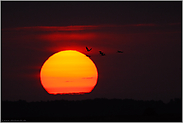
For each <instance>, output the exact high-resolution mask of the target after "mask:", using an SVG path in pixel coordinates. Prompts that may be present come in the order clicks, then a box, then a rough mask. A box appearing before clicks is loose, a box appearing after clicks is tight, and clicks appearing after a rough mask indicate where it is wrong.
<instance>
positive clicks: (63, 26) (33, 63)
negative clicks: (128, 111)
mask: <svg viewBox="0 0 183 123" xmlns="http://www.w3.org/2000/svg"><path fill="white" fill-rule="evenodd" d="M1 10H2V11H1V99H2V100H10V101H17V100H20V99H21V100H26V101H41V100H42V101H47V100H61V99H65V100H83V99H94V98H108V99H113V98H117V99H126V98H128V99H135V100H162V101H164V102H168V101H169V100H170V99H173V98H181V96H182V90H181V89H182V84H181V83H182V68H181V65H182V61H181V58H182V35H181V34H182V33H181V29H182V28H181V27H182V25H181V24H182V2H181V1H179V2H173V1H169V2H166V1H165V2H155V1H154V2H141V1H139V2H127V1H126V2H119V1H118V2H3V1H2V2H1ZM86 46H87V47H89V48H92V50H91V51H90V52H87V51H86V48H85V47H86ZM62 50H77V51H79V52H81V53H84V54H88V55H90V56H91V57H90V59H91V60H92V61H93V62H94V63H95V65H96V67H97V70H98V81H97V85H96V86H95V88H94V89H93V91H92V92H91V93H89V94H84V95H50V94H48V93H47V92H46V91H45V89H44V88H43V86H42V85H41V82H40V77H39V74H40V70H41V67H42V65H43V64H44V62H45V61H46V60H47V59H48V58H49V57H50V56H51V55H53V54H54V53H57V52H59V51H62ZM118 50H121V51H123V52H124V53H122V54H119V53H117V51H118ZM99 51H103V52H104V53H105V54H106V55H105V56H101V55H100V54H99Z"/></svg>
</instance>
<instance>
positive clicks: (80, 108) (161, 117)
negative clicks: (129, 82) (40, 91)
mask: <svg viewBox="0 0 183 123" xmlns="http://www.w3.org/2000/svg"><path fill="white" fill-rule="evenodd" d="M1 105H2V110H1V112H2V115H1V118H2V120H1V121H5V122H11V121H23V122H35V121H36V122H55V121H56V122H58V121H59V122H61V121H64V122H68V121H70V122H73V121H74V122H83V121H85V122H90V121H92V122H96V121H98V122H101V121H102V122H106V121H107V122H111V121H112V122H134V121H135V122H157V121H159V122H172V121H173V122H180V121H182V115H181V114H182V108H181V107H182V99H173V100H171V101H170V102H169V103H163V102H162V101H154V100H151V101H143V100H132V99H123V100H122V99H105V98H96V99H88V100H82V101H67V100H55V101H40V102H29V103H28V102H26V101H23V100H19V101H14V102H12V101H2V103H1Z"/></svg>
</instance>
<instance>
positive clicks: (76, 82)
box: [40, 50, 98, 94]
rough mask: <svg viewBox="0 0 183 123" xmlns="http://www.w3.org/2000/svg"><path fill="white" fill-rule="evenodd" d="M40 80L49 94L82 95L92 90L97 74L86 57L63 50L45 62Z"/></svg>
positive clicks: (92, 64)
mask: <svg viewBox="0 0 183 123" xmlns="http://www.w3.org/2000/svg"><path fill="white" fill-rule="evenodd" d="M40 79H41V84H42V86H43V87H44V89H45V90H46V91H47V92H48V93H49V94H83V93H90V92H91V91H92V90H93V88H94V87H95V85H96V84H97V79H98V72H97V68H96V66H95V64H94V63H93V61H92V60H91V59H90V58H88V57H87V56H86V55H84V54H82V53H80V52H78V51H75V50H65V51H60V52H58V53H55V54H53V55H52V56H50V57H49V58H48V59H47V60H46V61H45V63H44V64H43V66H42V68H41V72H40Z"/></svg>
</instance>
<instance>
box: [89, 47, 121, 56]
mask: <svg viewBox="0 0 183 123" xmlns="http://www.w3.org/2000/svg"><path fill="white" fill-rule="evenodd" d="M86 50H87V51H88V52H89V51H91V50H92V48H90V49H89V48H88V47H86ZM99 53H100V55H101V56H105V53H104V52H102V51H99ZM117 53H123V51H120V50H118V51H117ZM86 56H88V57H91V56H90V55H87V54H86Z"/></svg>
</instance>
